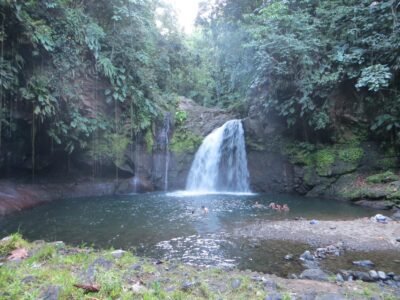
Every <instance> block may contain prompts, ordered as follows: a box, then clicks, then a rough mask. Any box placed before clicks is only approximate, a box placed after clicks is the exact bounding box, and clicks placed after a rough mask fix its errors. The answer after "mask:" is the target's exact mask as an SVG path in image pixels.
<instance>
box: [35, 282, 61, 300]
mask: <svg viewBox="0 0 400 300" xmlns="http://www.w3.org/2000/svg"><path fill="white" fill-rule="evenodd" d="M60 291H61V288H60V287H59V286H54V285H50V286H48V287H47V288H46V289H44V290H43V292H42V293H41V294H40V296H39V300H58V299H59V295H60Z"/></svg>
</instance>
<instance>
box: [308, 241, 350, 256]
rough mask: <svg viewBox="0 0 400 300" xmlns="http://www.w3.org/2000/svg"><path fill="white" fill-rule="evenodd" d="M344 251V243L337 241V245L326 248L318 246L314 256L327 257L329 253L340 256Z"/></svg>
mask: <svg viewBox="0 0 400 300" xmlns="http://www.w3.org/2000/svg"><path fill="white" fill-rule="evenodd" d="M342 251H343V243H341V242H340V243H337V244H335V245H329V246H328V247H325V248H318V249H317V250H316V251H315V252H314V256H315V257H317V258H326V256H328V255H334V256H340V254H341V253H342Z"/></svg>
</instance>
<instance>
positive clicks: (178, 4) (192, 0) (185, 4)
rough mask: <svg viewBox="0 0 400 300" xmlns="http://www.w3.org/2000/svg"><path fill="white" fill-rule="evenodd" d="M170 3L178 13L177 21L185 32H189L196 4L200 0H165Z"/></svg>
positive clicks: (194, 16) (192, 23) (194, 17)
mask: <svg viewBox="0 0 400 300" xmlns="http://www.w3.org/2000/svg"><path fill="white" fill-rule="evenodd" d="M166 1H167V2H169V3H171V4H172V5H173V6H174V7H175V9H176V13H177V15H178V21H179V23H180V26H182V27H183V28H184V30H185V32H187V33H191V32H192V31H193V28H194V21H195V20H196V16H197V11H198V5H199V3H200V1H201V0H166Z"/></svg>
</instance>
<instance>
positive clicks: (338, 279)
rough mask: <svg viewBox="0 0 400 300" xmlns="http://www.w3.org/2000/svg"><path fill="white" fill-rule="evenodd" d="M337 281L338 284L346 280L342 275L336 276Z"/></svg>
mask: <svg viewBox="0 0 400 300" xmlns="http://www.w3.org/2000/svg"><path fill="white" fill-rule="evenodd" d="M336 281H337V282H343V281H344V279H343V276H342V275H341V274H339V273H338V274H336Z"/></svg>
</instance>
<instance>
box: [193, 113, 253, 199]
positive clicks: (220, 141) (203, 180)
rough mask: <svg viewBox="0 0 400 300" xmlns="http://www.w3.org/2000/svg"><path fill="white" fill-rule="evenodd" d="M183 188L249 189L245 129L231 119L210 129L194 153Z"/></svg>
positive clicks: (223, 190) (228, 190) (208, 189)
mask: <svg viewBox="0 0 400 300" xmlns="http://www.w3.org/2000/svg"><path fill="white" fill-rule="evenodd" d="M186 190H188V191H199V192H244V193H247V192H250V188H249V171H248V169H247V158H246V148H245V141H244V131H243V126H242V122H241V121H240V120H231V121H228V122H226V123H225V124H224V125H223V126H222V127H219V128H217V129H216V130H214V131H213V132H211V133H210V134H209V135H208V136H207V137H206V138H205V139H204V141H203V143H202V144H201V146H200V148H199V150H198V151H197V153H196V156H195V158H194V161H193V163H192V167H191V168H190V172H189V176H188V179H187V184H186Z"/></svg>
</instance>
